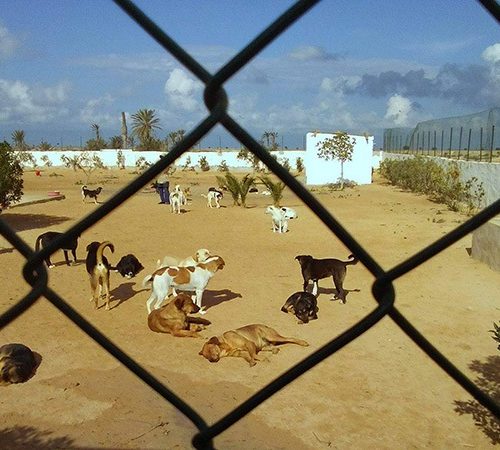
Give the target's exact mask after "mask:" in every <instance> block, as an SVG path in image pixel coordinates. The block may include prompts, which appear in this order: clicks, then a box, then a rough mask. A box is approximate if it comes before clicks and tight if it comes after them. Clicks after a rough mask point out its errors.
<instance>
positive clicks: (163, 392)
mask: <svg viewBox="0 0 500 450" xmlns="http://www.w3.org/2000/svg"><path fill="white" fill-rule="evenodd" d="M115 3H116V4H117V5H118V6H119V7H120V8H122V10H123V11H124V12H125V13H126V14H128V15H129V16H130V17H131V18H132V19H133V20H134V21H135V22H136V23H137V24H139V25H140V26H141V27H142V28H143V29H144V31H145V32H147V33H148V34H149V35H150V36H151V37H152V38H153V39H154V40H156V41H157V42H158V43H159V44H160V45H161V46H162V47H163V48H164V49H165V50H166V51H167V52H169V53H170V54H171V55H173V56H174V57H175V58H176V59H177V60H178V61H179V62H180V63H181V64H183V65H184V67H186V68H187V69H188V70H190V71H191V73H192V74H193V75H195V76H196V77H197V78H198V79H199V80H200V81H201V82H202V83H204V85H205V93H204V99H205V104H206V106H207V108H208V110H209V114H207V116H206V118H205V119H204V120H203V121H202V122H201V123H199V124H198V125H197V126H196V127H195V128H194V129H193V130H191V132H190V133H189V134H187V135H186V136H185V137H184V139H183V140H182V141H181V142H179V143H178V144H177V145H176V146H175V147H174V148H173V149H172V150H171V151H169V152H168V154H167V155H166V156H165V157H164V158H161V159H160V160H159V161H158V162H157V163H156V164H154V165H153V166H151V167H150V168H149V169H148V170H146V171H145V172H144V173H143V174H141V175H140V176H138V177H137V178H136V179H135V180H134V181H133V182H131V183H130V184H129V185H128V186H126V187H125V188H124V189H122V190H121V191H120V192H118V193H117V194H116V195H114V196H113V197H112V198H110V199H109V200H108V201H107V202H105V203H104V204H102V205H101V206H100V207H99V208H98V209H96V210H95V211H94V212H93V213H91V214H90V215H88V216H87V217H85V218H83V219H82V220H81V221H80V222H79V223H77V224H76V225H74V226H73V227H71V228H70V229H69V230H68V231H67V232H66V233H65V234H64V235H63V236H62V237H60V238H58V239H57V240H55V241H54V242H52V243H51V245H49V246H48V247H46V248H44V249H43V250H41V251H39V252H38V253H34V252H33V250H32V249H31V247H30V246H28V245H27V244H26V243H25V242H24V241H23V240H22V239H21V238H20V237H18V236H17V234H16V233H15V232H14V231H13V230H12V229H11V228H10V227H9V226H8V225H7V224H6V223H5V222H4V221H3V220H2V219H1V218H0V233H1V235H2V236H3V237H5V238H6V239H7V240H8V241H9V242H10V243H11V244H12V245H13V246H14V248H15V249H16V250H18V251H19V252H20V253H21V254H22V255H23V256H24V257H25V258H26V264H25V266H24V268H23V276H24V278H25V279H26V281H27V282H28V283H29V284H30V285H31V286H32V290H31V291H30V292H29V294H28V295H26V296H25V297H24V298H23V299H21V300H20V301H18V302H17V303H16V304H15V305H14V306H12V307H11V308H9V309H8V310H7V311H6V312H5V313H3V314H2V315H1V316H0V329H1V328H3V327H5V326H6V325H7V324H9V323H11V322H12V321H14V320H16V319H17V318H19V317H20V316H21V315H22V314H23V313H24V312H25V311H26V310H27V309H28V308H29V307H30V306H32V305H33V304H34V303H35V302H37V301H39V300H41V299H44V298H45V299H47V300H48V301H49V302H51V303H52V304H53V305H54V306H55V307H56V308H57V309H58V310H59V311H60V312H61V313H63V314H64V315H65V316H67V318H68V319H70V320H71V321H72V322H73V323H74V324H75V325H76V326H78V327H80V329H81V330H82V331H84V332H85V333H86V334H87V335H88V336H89V337H90V338H92V339H93V340H94V341H95V342H97V343H98V344H99V345H100V346H101V347H102V348H103V349H104V350H106V351H107V352H109V353H110V354H111V355H113V356H114V357H115V358H116V359H117V360H118V361H120V362H121V363H122V364H123V365H124V366H126V367H127V368H128V369H129V370H130V371H132V372H133V373H134V374H136V375H137V376H138V377H139V378H140V379H142V380H143V381H144V382H145V383H146V384H148V385H149V386H150V387H151V388H152V389H153V390H154V391H156V392H157V393H158V394H159V395H160V396H162V397H163V398H164V399H165V400H167V401H168V402H170V403H171V404H172V405H173V406H175V407H176V408H177V409H178V410H179V411H180V412H182V414H184V415H185V416H186V417H187V418H189V420H191V421H192V423H193V424H194V425H195V426H196V427H197V429H198V433H197V434H196V435H195V436H194V437H193V440H192V443H193V445H194V446H195V447H196V448H198V449H210V448H213V438H215V437H216V436H218V435H219V434H221V433H223V432H224V431H225V430H226V429H228V428H229V427H230V426H231V425H233V424H234V423H236V422H237V421H239V420H240V419H241V418H242V417H244V416H245V415H247V414H248V413H250V412H251V411H252V410H253V409H254V408H256V407H257V406H258V405H260V404H261V403H263V402H265V401H266V400H267V399H268V398H270V397H271V396H272V395H273V394H275V393H276V392H278V391H279V390H280V389H282V388H283V387H285V386H287V385H288V384H289V383H291V382H292V381H293V380H295V379H296V378H298V377H300V376H301V375H302V374H304V373H305V372H306V371H308V370H309V369H311V368H312V367H314V366H315V365H317V364H318V363H320V362H321V361H323V360H324V359H325V358H328V357H329V356H331V355H332V354H334V353H335V352H336V351H338V350H339V349H341V348H342V347H344V346H345V345H347V344H348V343H349V342H351V341H353V340H354V339H356V338H357V337H358V336H360V335H361V334H363V333H364V332H365V331H367V330H369V329H370V328H371V327H372V326H373V325H374V324H376V323H377V322H378V321H380V320H381V319H382V318H384V317H386V316H388V317H390V318H391V319H392V320H393V321H394V322H395V323H396V324H397V325H398V326H399V327H400V328H401V330H403V331H404V332H405V333H406V334H407V335H408V336H409V337H410V338H411V339H412V340H413V342H414V343H415V345H417V346H419V347H420V348H421V349H422V350H423V351H424V352H425V353H426V354H427V355H428V356H429V358H431V359H432V360H433V361H434V362H435V363H436V364H438V365H439V366H440V367H441V368H442V369H443V370H444V371H445V372H446V373H447V374H448V375H449V377H450V378H451V379H453V380H455V381H456V382H457V383H459V384H460V385H461V386H462V387H463V388H464V389H465V390H466V391H467V392H468V393H469V394H471V395H472V396H473V397H474V398H475V399H476V400H477V401H478V402H479V403H481V404H482V405H483V406H484V407H486V408H487V409H488V410H489V411H490V412H491V413H492V414H494V415H495V416H496V417H497V418H500V405H498V404H497V403H496V402H495V401H494V400H493V399H492V398H491V397H490V396H488V395H487V394H486V393H484V392H483V391H482V390H481V389H479V388H478V387H477V386H476V385H475V384H474V383H473V382H472V381H471V380H469V379H468V378H467V377H466V376H465V375H464V374H463V373H462V372H461V371H460V370H459V369H457V368H456V367H455V366H454V365H453V364H452V363H451V362H450V361H449V360H448V359H447V358H446V357H445V356H444V355H442V354H441V353H440V352H439V351H438V350H437V349H436V348H435V347H434V346H433V345H432V344H431V343H430V342H429V341H428V340H427V339H426V338H425V336H423V335H422V334H421V333H420V332H419V331H418V330H417V329H416V328H415V327H414V326H413V325H412V324H411V323H410V322H409V321H408V320H407V319H406V318H405V317H404V316H403V315H402V314H401V313H400V312H399V311H398V309H397V307H396V306H395V300H396V297H395V291H394V288H393V282H394V280H396V279H398V278H399V277H402V276H404V275H405V274H407V273H408V272H410V271H411V270H413V269H415V268H416V267H418V266H419V265H421V264H424V263H425V262H426V261H428V260H429V259H430V258H432V257H433V256H435V255H437V254H438V253H439V252H441V251H443V250H445V249H446V248H448V247H449V246H451V245H452V244H453V243H455V242H457V241H458V240H460V239H461V238H463V237H464V236H466V235H467V234H469V233H471V232H472V231H473V230H474V229H476V228H477V227H479V226H481V225H482V224H484V223H485V222H487V221H488V220H490V219H491V218H493V217H495V216H496V215H497V214H499V213H500V200H497V201H495V202H494V203H492V204H490V205H489V206H488V207H486V208H485V209H483V210H482V211H481V212H479V213H478V214H477V215H475V216H474V217H472V218H470V219H469V220H467V221H466V222H465V223H463V224H461V225H460V226H458V227H457V228H455V229H454V230H453V231H451V232H449V233H448V234H446V235H445V236H443V237H442V238H441V239H439V240H437V241H435V242H434V243H433V244H431V245H429V246H428V247H426V248H424V249H422V250H421V251H419V252H418V253H417V254H415V255H413V256H412V257H410V258H409V259H407V260H406V261H403V262H402V263H400V264H398V265H396V266H395V267H393V268H392V269H390V270H387V271H384V270H383V269H382V268H381V267H380V265H379V264H378V263H377V261H375V260H374V259H373V258H372V257H371V256H370V254H369V253H368V252H367V251H366V250H365V249H364V248H363V247H362V246H361V245H360V244H359V243H358V242H357V241H356V239H354V237H353V236H352V235H351V234H350V233H349V231H348V230H346V229H344V228H343V227H342V225H341V224H340V223H339V222H338V221H337V220H336V219H335V217H333V216H332V215H331V214H330V213H329V212H328V211H327V210H326V209H325V208H324V207H323V206H322V204H321V203H320V202H319V201H318V200H317V199H316V198H315V197H314V196H313V195H312V194H311V193H310V192H309V191H308V190H307V189H305V188H304V187H303V186H302V185H301V184H300V183H299V182H298V181H297V180H296V179H295V178H294V177H293V176H292V175H291V174H290V173H289V172H288V171H287V170H285V169H284V168H283V167H282V166H281V165H280V164H279V163H278V162H277V161H276V160H275V159H274V158H273V157H272V156H271V155H270V154H269V153H268V151H267V150H266V149H264V148H263V147H262V146H261V145H260V144H259V143H258V142H257V141H255V140H254V139H253V138H252V137H251V135H250V134H249V133H248V132H247V131H246V130H245V129H244V128H243V127H242V126H241V125H240V124H239V123H238V122H237V121H236V120H234V119H233V118H232V117H231V116H230V115H229V114H228V112H227V109H228V98H227V95H226V92H225V91H224V87H223V86H224V83H225V82H226V81H227V80H229V79H230V78H231V77H233V76H234V75H235V74H236V73H237V72H238V71H239V70H240V69H241V68H243V67H244V66H245V65H246V64H247V63H248V62H249V61H250V60H251V59H252V58H253V57H254V56H256V55H257V54H258V53H259V52H260V51H262V50H263V49H264V48H265V47H266V46H267V45H268V44H270V43H271V42H272V41H273V40H274V39H276V38H278V37H279V36H280V34H282V33H283V32H285V31H286V30H287V28H288V27H289V26H290V25H292V24H293V23H294V22H295V21H297V20H299V19H300V18H301V16H303V15H304V14H306V13H307V11H308V10H309V9H311V8H312V7H314V6H315V5H316V3H318V1H312V0H303V1H298V2H297V3H296V4H294V5H293V6H292V7H291V8H289V9H288V10H287V11H285V12H284V13H283V14H282V15H281V16H280V17H278V18H277V19H276V20H275V21H274V22H273V23H272V24H270V25H269V26H268V27H267V28H266V29H265V30H264V31H263V32H262V33H261V34H259V35H258V36H257V37H256V38H255V39H254V40H253V41H251V42H250V43H249V44H248V45H247V46H246V47H245V48H243V49H242V50H241V51H240V52H239V53H238V54H237V55H235V56H234V57H233V58H232V59H231V60H230V61H229V62H228V63H227V64H225V65H224V66H223V67H222V68H221V69H220V70H219V71H218V72H217V73H215V74H211V73H209V72H208V71H207V70H206V69H205V68H204V67H202V66H201V65H200V64H199V63H198V62H197V61H196V60H195V59H194V58H192V57H191V56H190V55H189V54H188V53H187V52H186V51H185V50H184V49H183V48H182V47H181V46H179V45H178V44H177V43H176V42H175V41H174V40H173V39H171V38H170V37H169V36H168V35H167V34H166V33H165V32H164V31H163V30H162V29H160V28H159V27H158V26H157V25H156V24H155V23H154V21H153V20H152V19H150V18H149V17H147V16H146V15H145V14H144V13H143V12H142V11H141V10H140V9H139V8H138V7H137V6H136V5H135V4H134V3H133V2H131V1H128V0H115ZM480 3H482V5H483V6H484V7H485V8H486V9H487V10H488V11H489V12H490V13H491V14H492V15H493V16H494V17H495V18H496V19H497V20H498V18H499V6H498V4H497V3H496V2H495V1H494V0H492V1H481V2H480ZM218 124H220V125H222V126H223V127H224V128H225V129H226V130H227V131H228V132H229V133H231V134H232V135H233V136H234V137H235V138H237V139H238V140H239V141H240V142H241V143H242V144H243V145H244V146H246V147H247V148H248V149H249V150H250V151H251V152H252V153H254V154H255V155H256V156H257V157H258V158H259V159H260V160H261V161H262V162H263V163H264V164H265V165H266V166H267V167H268V168H269V169H270V170H271V171H272V172H274V173H275V174H276V175H277V176H278V177H279V178H280V179H281V180H282V181H283V182H284V183H286V185H287V186H288V187H289V188H290V189H291V190H292V191H293V192H294V193H295V194H296V195H297V196H298V197H299V198H300V199H301V200H302V201H303V202H304V203H305V204H306V205H307V206H308V207H309V208H310V209H311V210H312V211H313V212H314V213H315V214H316V215H317V217H318V218H319V219H320V220H321V221H322V222H323V223H324V224H325V225H326V226H327V227H328V228H329V229H330V230H331V232H332V234H334V235H335V236H336V237H337V238H338V239H339V240H340V241H341V242H342V243H343V244H344V245H345V246H346V247H348V248H349V249H350V250H351V251H352V253H354V254H356V255H357V256H358V258H359V260H360V261H361V262H362V263H363V264H364V266H365V267H366V268H367V269H368V270H369V271H370V272H371V273H372V274H373V276H374V278H375V282H374V283H373V286H372V294H373V297H374V298H375V300H376V301H377V303H378V305H377V307H376V308H375V309H373V311H371V312H370V313H369V314H368V315H366V316H365V317H364V318H363V319H362V320H360V321H359V322H358V323H356V324H355V325H353V326H352V327H351V328H349V329H348V330H347V331H345V332H344V333H342V334H341V335H339V336H337V337H336V338H334V339H333V340H331V341H330V342H328V343H327V344H325V345H324V346H323V347H321V348H320V349H318V350H317V351H316V352H315V353H313V354H311V355H310V356H309V357H307V358H306V359H304V360H303V361H301V362H300V363H298V364H297V365H295V366H294V367H292V368H290V369H289V370H288V371H286V372H285V373H283V374H282V375H281V376H279V377H278V378H277V379H275V380H274V381H272V382H271V383H269V384H268V385H267V386H265V387H264V388H263V389H261V390H260V391H259V392H257V393H255V394H254V395H252V396H251V397H250V398H248V399H247V400H246V401H245V402H243V403H242V404H240V405H239V406H238V407H237V408H235V409H234V410H233V411H231V412H229V413H228V414H227V415H226V416H225V417H222V418H221V419H219V420H218V421H216V422H215V423H213V424H212V425H209V424H208V423H207V422H206V421H205V420H204V419H203V418H202V417H201V416H200V415H199V414H198V413H197V412H196V411H195V410H194V409H192V408H191V407H190V406H189V405H188V404H186V403H185V402H184V401H183V400H182V399H181V398H179V397H178V396H177V395H176V394H175V392H172V391H171V390H170V389H168V388H167V387H166V386H165V385H164V384H162V383H161V382H160V381H158V379H156V378H155V377H154V376H152V375H151V374H150V373H149V372H148V371H147V370H145V369H144V368H142V367H141V366H140V365H139V364H138V363H137V362H136V361H134V360H133V359H132V358H130V357H129V356H128V355H127V354H126V353H124V352H123V351H121V350H120V348H119V347H118V346H116V345H115V344H114V343H113V342H111V341H110V340H109V339H108V338H107V337H106V336H105V335H103V334H102V333H100V332H99V331H98V330H97V329H96V328H95V327H93V326H92V325H91V324H90V323H89V322H88V321H87V320H86V319H85V318H84V317H82V316H81V315H80V314H79V313H78V312H77V311H76V310H74V309H73V308H72V307H71V306H70V305H69V304H68V303H67V302H66V301H65V300H64V299H63V298H62V297H60V296H59V295H58V294H57V293H56V292H55V291H54V290H52V289H51V288H50V287H49V285H48V275H47V270H46V267H45V266H44V264H43V261H44V257H46V256H48V255H51V254H52V253H54V252H55V251H57V250H58V249H61V247H62V246H63V245H64V243H65V242H67V241H69V240H71V239H74V238H75V237H77V236H79V235H80V234H81V233H83V232H84V231H85V230H87V229H89V228H90V227H92V225H93V224H95V223H96V222H97V221H99V220H100V219H102V218H104V217H105V216H106V215H107V214H109V213H111V212H112V211H113V210H114V209H115V208H117V207H118V206H120V205H121V204H122V202H124V201H125V200H127V199H128V198H130V197H131V196H132V195H134V194H135V193H137V192H138V191H139V190H140V189H141V188H142V187H143V186H145V185H146V184H147V183H148V182H150V181H151V180H153V179H154V178H155V177H156V176H157V175H158V174H160V173H161V172H162V171H164V170H165V169H166V168H167V167H168V166H169V165H171V164H172V163H174V161H175V160H176V159H177V158H179V157H180V156H181V155H183V153H185V152H187V151H188V150H189V149H190V148H192V147H193V146H194V145H195V144H196V143H197V142H199V141H200V140H201V138H203V137H204V136H206V135H207V133H209V132H210V131H211V130H212V129H213V128H214V127H215V126H216V125H218ZM388 389H390V387H388Z"/></svg>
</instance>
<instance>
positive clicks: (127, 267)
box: [111, 254, 144, 278]
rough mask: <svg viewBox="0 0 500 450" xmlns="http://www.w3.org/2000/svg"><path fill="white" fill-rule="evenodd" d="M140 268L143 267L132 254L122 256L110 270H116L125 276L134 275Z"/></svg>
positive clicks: (130, 276)
mask: <svg viewBox="0 0 500 450" xmlns="http://www.w3.org/2000/svg"><path fill="white" fill-rule="evenodd" d="M142 269H144V267H143V266H142V264H141V263H140V262H139V260H138V259H137V258H136V257H135V256H134V255H132V254H128V255H125V256H122V258H121V259H120V261H118V264H117V265H116V267H111V270H116V271H117V272H119V273H120V275H121V276H122V277H125V278H133V277H135V276H136V275H137V274H138V273H139V272H140V271H141V270H142Z"/></svg>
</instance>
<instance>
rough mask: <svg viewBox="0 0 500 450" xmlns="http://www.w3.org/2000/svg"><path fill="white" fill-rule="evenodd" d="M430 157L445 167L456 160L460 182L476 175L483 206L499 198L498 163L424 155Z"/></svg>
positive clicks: (384, 156) (384, 154)
mask: <svg viewBox="0 0 500 450" xmlns="http://www.w3.org/2000/svg"><path fill="white" fill-rule="evenodd" d="M381 153H382V160H384V159H402V158H413V157H414V156H413V155H402V154H397V153H387V152H381ZM424 157H425V158H432V159H433V160H434V161H435V162H436V163H437V164H440V165H442V166H443V167H446V166H447V165H449V164H451V163H453V162H456V163H457V164H458V167H459V170H460V178H461V181H462V182H464V183H465V182H466V181H467V180H470V179H471V178H472V177H476V178H477V179H478V181H479V182H480V183H483V188H484V192H485V197H484V202H485V203H484V206H487V205H489V204H491V203H493V202H494V201H496V200H498V199H499V198H500V163H488V162H478V161H457V160H450V159H448V158H441V157H438V156H424Z"/></svg>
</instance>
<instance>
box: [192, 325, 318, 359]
mask: <svg viewBox="0 0 500 450" xmlns="http://www.w3.org/2000/svg"><path fill="white" fill-rule="evenodd" d="M287 343H292V344H298V345H302V346H303V347H307V346H308V345H309V344H308V343H307V342H306V341H303V340H301V339H296V338H293V337H284V336H281V335H280V334H279V333H278V332H277V331H276V330H273V329H272V328H270V327H268V326H266V325H260V324H253V325H246V326H244V327H241V328H237V329H236V330H230V331H226V332H225V333H223V334H222V336H214V337H212V338H210V339H209V340H208V341H207V342H205V344H204V345H203V348H202V349H201V351H200V353H199V354H200V355H202V356H204V357H205V358H206V359H208V360H209V361H210V362H217V361H219V359H221V358H224V357H225V356H239V357H241V358H245V360H246V361H247V362H248V363H249V364H250V366H255V364H256V361H260V360H259V359H258V358H257V353H259V352H260V351H261V350H262V351H272V352H273V353H278V351H279V348H276V347H274V346H275V345H279V344H287Z"/></svg>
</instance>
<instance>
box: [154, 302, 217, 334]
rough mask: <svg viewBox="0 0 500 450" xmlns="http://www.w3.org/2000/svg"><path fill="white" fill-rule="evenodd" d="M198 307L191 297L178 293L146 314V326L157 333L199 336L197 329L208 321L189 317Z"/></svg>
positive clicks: (202, 328)
mask: <svg viewBox="0 0 500 450" xmlns="http://www.w3.org/2000/svg"><path fill="white" fill-rule="evenodd" d="M199 310H200V308H199V307H198V306H197V305H196V304H195V303H193V300H192V299H191V297H190V296H189V295H187V294H184V293H180V294H179V295H177V296H176V297H175V298H174V299H172V300H171V301H170V302H169V303H167V304H166V305H165V306H162V307H161V308H159V309H153V311H151V313H150V314H149V316H148V326H149V329H150V330H152V331H156V332H157V333H170V334H173V335H174V336H179V337H201V336H200V335H199V334H198V331H201V330H204V329H205V325H210V323H211V322H210V321H209V320H206V319H202V318H201V317H189V316H188V314H191V313H197V312H198V311H199Z"/></svg>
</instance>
